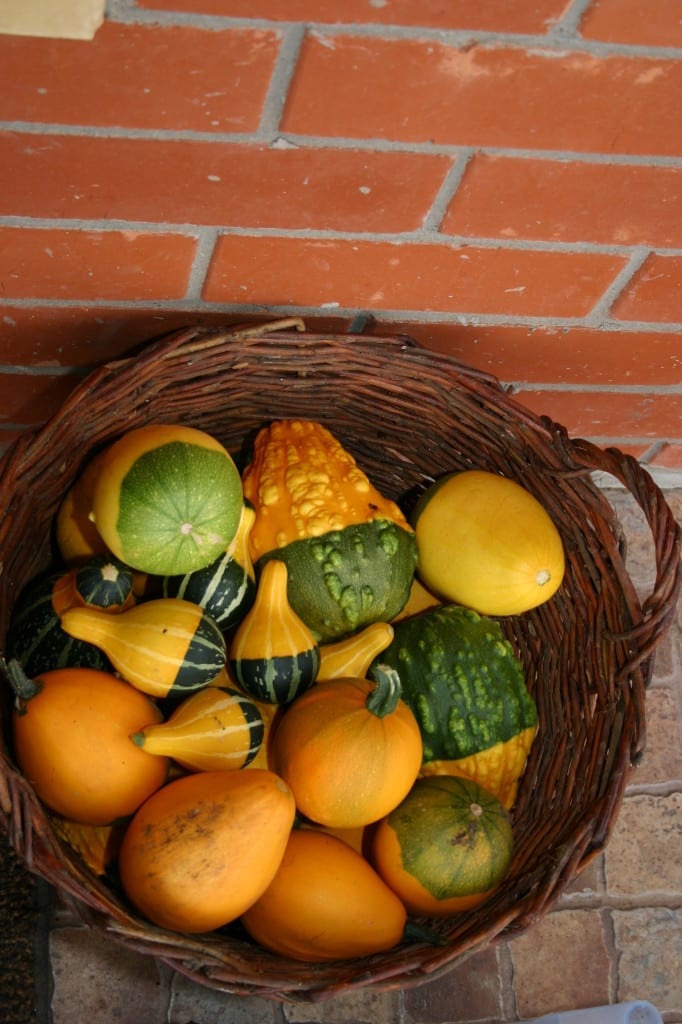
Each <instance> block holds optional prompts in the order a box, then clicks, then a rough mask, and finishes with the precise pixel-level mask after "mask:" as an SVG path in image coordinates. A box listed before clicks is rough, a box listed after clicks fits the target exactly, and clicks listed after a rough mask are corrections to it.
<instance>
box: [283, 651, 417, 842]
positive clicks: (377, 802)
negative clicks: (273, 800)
mask: <svg viewBox="0 0 682 1024" xmlns="http://www.w3.org/2000/svg"><path fill="white" fill-rule="evenodd" d="M271 756H272V764H273V768H274V770H275V771H276V772H278V773H279V774H280V775H281V776H282V778H284V779H286V781H287V782H288V783H289V785H290V786H291V788H292V790H293V792H294V796H295V798H296V805H297V807H298V809H299V810H300V811H301V813H302V814H304V815H306V817H308V818H310V819H311V820H312V821H315V822H318V823H319V824H321V825H328V826H331V827H334V828H356V827H359V826H362V825H366V824H369V823H370V822H372V821H376V820H378V819H379V818H381V817H383V815H384V814H387V813H388V812H389V811H390V810H392V809H393V808H394V807H395V806H396V804H398V803H399V802H400V801H401V800H402V799H403V797H404V796H405V795H406V793H407V792H408V791H409V789H410V787H411V786H412V784H413V782H414V781H415V779H416V778H417V775H418V773H419V769H420V768H421V761H422V740H421V733H420V731H419V726H418V724H417V721H416V719H415V717H414V715H413V714H412V712H411V711H410V709H409V708H408V706H407V705H406V704H405V703H404V702H403V701H402V700H401V699H400V683H399V680H398V676H397V673H396V672H395V671H394V670H393V669H387V670H386V671H385V672H384V671H382V670H381V669H379V670H377V672H376V682H370V681H369V680H368V679H355V678H345V679H330V680H326V681H324V682H321V683H317V684H316V685H315V686H314V687H313V688H312V689H311V690H308V691H307V692H306V693H304V694H303V695H302V696H301V697H299V698H298V699H297V700H295V701H294V702H293V704H292V705H291V706H290V707H289V709H288V710H286V711H285V712H284V714H283V715H282V718H281V720H280V722H279V723H278V726H277V729H276V731H275V733H274V736H273V737H272V741H271Z"/></svg>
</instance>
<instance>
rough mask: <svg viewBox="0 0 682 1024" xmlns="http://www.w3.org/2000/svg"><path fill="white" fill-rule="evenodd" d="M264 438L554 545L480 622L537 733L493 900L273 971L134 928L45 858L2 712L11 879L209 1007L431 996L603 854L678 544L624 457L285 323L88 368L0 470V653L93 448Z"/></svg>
mask: <svg viewBox="0 0 682 1024" xmlns="http://www.w3.org/2000/svg"><path fill="white" fill-rule="evenodd" d="M279 418H305V419H318V420H320V421H321V422H323V423H325V424H326V425H327V426H328V427H329V428H330V429H331V430H332V431H333V432H334V433H335V435H336V436H337V437H338V439H339V440H340V441H341V443H342V444H344V445H345V446H346V447H347V448H348V450H349V451H351V452H352V454H353V455H354V456H355V457H356V459H357V460H358V463H359V464H360V466H361V467H362V468H363V469H364V470H365V472H366V473H367V474H368V475H369V477H370V479H371V480H372V482H373V483H374V484H375V485H376V486H377V487H379V488H380V489H381V490H383V491H384V493H386V494H387V495H388V496H389V497H392V498H395V499H399V500H401V501H407V502H409V500H410V498H414V497H415V496H417V495H418V494H419V493H420V492H421V491H423V490H424V488H425V487H426V486H427V485H428V484H429V483H430V482H431V481H432V480H433V479H434V478H435V477H437V476H439V475H441V474H442V473H445V472H448V471H452V470H456V469H465V468H472V467H478V468H484V469H489V470H492V471H498V472H500V473H503V474H504V475H506V476H509V477H511V478H512V479H515V480H517V481H518V482H519V483H521V484H522V485H523V486H524V487H526V488H527V489H528V490H529V491H530V492H531V493H533V494H534V495H535V496H536V497H537V498H538V499H539V500H540V501H541V502H542V503H543V504H544V505H545V507H546V508H547V510H548V512H549V513H550V515H551V516H552V518H553V519H554V521H555V523H556V525H557V527H558V529H559V531H560V533H561V536H562V539H563V542H564V546H565V549H566V556H567V566H566V576H565V580H564V583H563V585H562V587H561V588H560V590H559V592H558V593H557V594H556V595H555V597H554V598H553V599H552V600H551V601H549V602H547V603H546V604H545V605H542V606H541V607H540V608H538V609H535V610H534V611H532V612H529V613H527V614H526V615H524V616H517V617H516V618H515V619H505V620H501V621H502V625H503V628H504V629H505V631H506V633H507V635H508V637H509V638H510V640H511V642H512V644H513V645H514V647H515V649H516V651H517V653H518V654H519V656H520V657H521V659H522V661H523V664H524V667H525V670H526V676H527V681H528V685H529V688H530V690H531V692H532V694H533V695H534V697H535V700H536V702H537V705H538V712H539V718H540V729H539V733H538V738H537V740H536V742H535V744H534V746H533V748H532V750H531V755H530V759H529V762H528V765H527V768H526V771H525V773H524V776H523V780H522V784H521V788H520V792H519V796H518V799H517V802H516V805H515V808H514V813H513V820H514V833H515V855H514V860H513V864H512V868H511V871H510V874H509V876H508V878H507V879H506V881H505V883H504V884H503V886H502V887H501V888H500V889H499V890H498V891H497V892H496V894H495V895H494V896H493V897H492V898H491V899H490V900H489V901H488V902H486V903H485V904H483V906H481V907H479V908H478V909H477V910H475V911H473V912H470V913H468V914H463V915H460V916H458V917H452V918H449V919H445V920H441V921H431V922H429V924H430V926H431V927H432V928H433V930H434V931H435V932H436V933H437V934H438V935H439V936H440V938H441V942H442V944H436V943H433V944H432V943H427V942H423V941H412V942H408V941H406V942H404V943H403V944H401V945H400V946H398V947H396V948H395V949H394V950H391V951H390V952H387V953H384V954H378V955H375V956H371V957H366V958H362V959H358V960H352V961H337V962H330V963H323V964H314V965H310V964H305V963H300V962H296V961H293V960H288V959H284V958H282V957H279V956H275V955H274V954H270V953H268V952H267V951H265V950H264V949H261V948H260V947H257V946H256V945H254V944H253V943H251V942H250V941H249V940H248V939H247V938H246V937H245V936H244V934H243V933H242V932H241V931H240V930H239V928H238V927H230V928H227V929H224V930H222V931H221V932H214V933H211V934H209V935H206V936H193V937H189V936H186V935H181V934H175V933H172V932H167V931H164V930H162V929H159V928H156V927H153V926H151V925H149V924H148V923H147V922H146V921H144V920H142V919H140V918H139V917H138V916H136V914H135V913H133V912H132V911H131V910H130V908H129V907H128V906H127V905H126V903H125V901H124V900H123V899H122V898H121V897H120V896H119V895H118V894H117V893H116V892H115V891H114V889H113V888H111V887H109V885H108V884H107V883H105V882H103V881H101V880H99V879H96V878H95V877H94V875H92V874H90V872H89V871H88V870H87V869H86V868H85V867H84V866H83V865H82V864H81V863H80V861H78V859H77V858H76V857H75V856H74V855H72V854H71V853H70V852H69V851H68V850H67V849H66V848H65V847H63V846H62V845H61V844H60V842H59V840H58V839H57V838H56V836H55V834H54V832H53V831H52V829H51V827H50V824H49V822H48V820H47V818H46V815H45V812H44V810H43V808H42V807H41V805H40V804H39V802H38V800H37V798H36V796H35V794H34V792H33V790H32V789H31V786H30V785H29V783H28V782H27V781H26V780H25V779H24V778H23V777H22V776H21V775H20V773H19V772H18V770H17V769H16V767H15V765H14V763H13V761H12V759H11V753H10V749H9V741H8V739H7V737H8V734H9V727H8V726H9V700H8V695H7V694H5V703H4V705H0V711H1V712H2V714H3V722H4V740H3V741H2V746H1V747H0V820H2V824H3V826H4V827H5V828H6V830H7V832H8V835H9V838H10V841H11V843H12V845H13V847H14V849H15V850H16V852H17V853H18V855H19V856H20V857H22V858H23V860H24V861H25V863H26V865H27V866H28V868H29V869H30V870H31V871H33V872H35V873H36V874H38V875H40V876H42V877H43V878H45V879H46V880H47V881H48V882H50V883H51V884H52V885H54V886H55V887H56V888H57V890H59V892H60V893H61V894H62V896H63V897H64V898H65V899H67V900H68V901H69V902H71V903H72V904H73V906H74V908H75V909H76V910H78V912H79V913H80V915H81V917H82V918H83V920H84V921H85V922H86V923H87V924H88V925H89V926H90V927H92V928H95V929H98V930H100V931H102V932H104V933H106V934H108V935H110V936H111V937H112V938H113V939H115V940H117V941H118V942H120V943H123V944H124V945H125V946H127V947H128V948H131V949H134V950H137V951H139V952H142V953H144V954H147V955H150V956H153V957H156V958H158V959H159V960H161V961H163V962H165V963H167V964H169V965H170V966H171V967H172V968H174V969H175V970H177V971H179V972H180V973H182V974H184V975H186V976H188V977H189V978H191V979H192V980H194V981H195V982H198V983H200V984H203V985H206V986H208V987H210V988H212V989H215V990H220V991H224V992H229V993H233V994H243V995H257V996H261V997H263V998H269V999H273V1000H282V1001H309V1002H312V1001H316V1000H320V999H324V998H327V997H329V996H332V995H335V994H340V993H344V992H348V991H349V990H353V989H358V988H362V987H367V986H369V987H371V988H374V989H375V990H388V989H394V988H399V987H400V988H406V987H410V986H413V985H418V984H420V983H421V982H424V981H428V980H432V979H434V978H436V977H439V976H440V975H442V974H443V973H445V972H447V971H449V970H450V969H451V968H452V967H454V966H455V965H456V964H458V963H461V962H462V961H463V960H464V959H465V958H466V957H467V956H469V955H471V954H472V953H474V952H477V951H479V950H481V949H482V948H484V947H486V946H488V945H490V944H493V943H495V942H496V941H498V940H500V939H502V938H504V939H509V938H512V937H514V936H515V935H517V934H519V933H520V932H522V931H523V930H525V929H526V928H528V927H529V926H531V925H532V924H533V923H534V922H536V921H538V920H539V919H540V918H541V917H542V916H543V915H544V914H545V913H546V912H547V910H548V909H549V908H550V907H551V906H552V905H553V903H554V902H555V901H556V899H557V898H558V896H559V895H560V894H561V893H562V892H563V891H564V890H565V889H566V887H567V886H568V885H569V884H570V883H571V882H572V881H573V879H574V878H575V877H576V875H577V874H578V873H579V872H580V871H581V870H582V869H583V868H584V867H585V866H586V865H587V864H588V863H590V862H591V860H592V859H593V858H594V857H595V856H596V855H597V854H598V853H599V852H600V851H601V850H602V849H603V847H604V845H605V843H606V842H607V840H608V837H609V835H610V833H611V830H612V826H613V823H614V820H615V817H616V815H617V813H618V810H619V807H620V804H621V801H622V797H623V793H624V789H625V785H626V781H627V778H628V773H629V769H630V766H631V765H632V764H633V763H635V762H636V761H637V760H638V759H639V757H640V755H641V753H642V750H643V748H644V745H645V713H644V712H645V709H644V703H645V690H646V687H647V685H648V683H649V681H650V678H651V672H652V656H653V654H654V652H655V649H656V647H657V646H658V644H659V643H660V641H661V639H662V637H663V636H664V634H665V632H666V629H667V628H668V625H669V623H670V620H671V618H672V616H673V614H674V612H675V604H676V600H677V596H678V593H679V588H680V530H679V527H678V526H677V524H676V523H675V520H674V517H673V515H672V512H671V510H670V509H669V507H668V505H667V504H666V501H665V498H664V497H663V495H662V493H661V491H660V490H659V489H658V487H657V486H656V485H655V484H654V482H653V481H652V479H651V477H650V476H649V475H648V474H647V473H646V471H645V470H644V469H643V468H642V467H641V466H640V465H639V464H638V463H637V462H636V461H635V459H633V458H632V457H630V456H628V455H625V454H623V453H621V452H620V451H618V450H616V449H607V450H602V449H599V448H597V447H595V446H594V445H593V444H591V443H589V442H587V441H585V440H581V439H571V438H569V436H568V434H567V432H566V430H565V428H564V427H562V426H561V425H559V424H556V423H554V422H553V421H551V420H550V419H548V418H546V417H538V416H536V415H534V414H532V413H531V412H529V411H528V410H526V409H524V408H523V407H522V406H520V405H519V404H518V403H516V402H515V401H514V399H513V398H512V397H511V396H510V395H509V394H508V393H507V392H506V391H505V390H504V388H503V387H502V386H501V385H500V383H499V382H498V381H497V380H496V378H494V377H491V376H490V375H488V374H485V373H481V372H479V371H477V370H475V369H472V368H471V367H468V366H466V365H463V364H461V363H459V362H457V361H456V360H454V359H452V358H449V357H447V356H444V355H440V354H436V353H433V352H431V351H427V350H424V349H422V348H419V347H418V346H417V345H416V344H415V343H414V342H413V341H411V339H409V338H406V337H402V336H393V337H370V336H366V335H355V334H349V335H326V334H314V333H310V332H307V331H306V330H305V327H304V324H303V323H302V322H301V321H297V320H288V321H284V322H275V323H273V324H267V325H261V326H259V327H256V328H248V329H243V330H238V329H234V328H226V329H225V330H216V329H206V328H200V327H189V328H187V329H185V330H180V331H175V332H174V333H173V334H170V335H166V336H164V337H163V338H161V339H158V340H156V341H155V342H154V343H152V344H150V345H149V346H147V347H146V348H145V349H143V351H142V352H141V353H140V354H139V355H137V356H135V357H132V358H129V359H125V360H119V361H117V362H114V363H110V364H107V365H105V366H103V367H101V368H100V369H98V370H95V371H94V372H93V373H92V374H90V375H89V376H88V377H87V378H86V379H85V380H84V381H83V382H82V383H81V384H80V385H79V386H78V387H77V388H76V390H75V391H74V392H73V393H72V395H71V396H70V397H69V398H68V400H67V401H66V402H65V404H64V405H63V407H62V408H61V409H60V410H59V412H58V413H57V414H56V415H54V416H53V417H52V418H51V419H50V421H49V422H48V423H47V424H46V425H45V426H43V427H42V428H40V429H38V430H36V431H35V432H33V433H27V434H25V435H22V436H21V437H20V438H19V440H18V441H17V442H16V443H15V444H14V446H13V447H12V448H11V449H10V451H9V453H8V454H7V456H6V458H5V459H4V461H3V463H2V466H1V467H0V560H1V561H2V569H3V571H2V575H1V576H0V646H1V644H2V643H4V636H5V633H6V628H7V623H8V617H9V614H10V611H11V607H12V603H13V601H14V599H15V597H16V595H17V593H18V591H19V589H20V588H21V587H22V586H23V585H24V584H25V583H26V582H27V581H28V580H29V579H30V578H31V577H32V576H34V575H35V574H36V573H37V572H38V571H40V570H41V569H43V568H45V567H46V566H47V565H48V563H49V559H50V556H51V548H50V529H51V524H52V520H53V516H54V513H55V511H56V508H57V506H58V504H59V501H60V500H61V498H62V496H63V495H64V494H65V492H66V490H67V489H68V487H69V486H70V484H71V483H72V482H73V480H74V479H75V477H76V476H77V474H78V472H79V470H80V469H81V467H82V466H83V464H84V462H85V461H86V460H87V458H88V457H89V456H90V455H91V454H93V453H94V452H95V451H96V450H97V449H98V448H99V447H101V446H102V445H104V444H106V443H107V442H109V441H111V440H113V439H114V438H115V437H116V436H118V435H120V434H121V433H123V432H124V431H126V430H128V429H131V428H133V427H136V426H141V425H143V424H144V423H148V422H163V421H166V422H169V421H172V422H187V423H190V424H192V425H194V426H196V427H199V428H201V429H204V430H207V431H209V432H211V433H213V434H215V436H217V437H218V438H219V439H220V440H221V441H223V443H224V444H226V445H227V447H228V448H230V450H232V451H236V450H237V449H238V448H239V446H240V445H241V444H242V441H243V439H244V438H245V437H247V435H249V434H250V433H252V432H253V431H254V429H255V428H257V427H258V426H260V425H262V424H263V423H264V422H266V421H268V420H271V419H279ZM595 472H600V473H606V474H609V475H610V476H612V477H614V478H615V479H616V481H619V482H620V483H621V484H622V485H624V486H625V488H626V489H627V490H628V491H629V492H630V494H631V495H632V496H633V497H634V499H635V501H636V503H637V504H638V505H639V506H640V508H641V509H642V510H643V512H644V514H645V516H646V520H647V522H648V525H649V528H650V530H651V534H652V537H653V542H654V544H653V547H654V550H655V555H654V557H655V563H656V565H655V570H656V572H655V582H654V583H653V585H652V588H651V593H650V594H649V596H648V597H647V598H646V599H645V600H643V601H640V599H638V596H637V593H636V591H635V586H634V584H633V582H632V580H631V578H630V576H629V575H628V571H627V568H626V565H625V555H626V552H625V546H626V544H625V537H624V534H623V531H622V528H621V525H620V523H619V522H618V520H617V517H616V515H615V513H614V511H613V509H612V507H611V505H610V504H609V502H608V500H607V499H606V497H605V495H604V492H603V491H602V490H600V489H599V488H598V487H597V485H596V484H595V482H594V479H593V476H592V474H593V473H595Z"/></svg>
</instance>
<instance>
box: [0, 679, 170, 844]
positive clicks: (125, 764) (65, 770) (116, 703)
mask: <svg viewBox="0 0 682 1024" xmlns="http://www.w3.org/2000/svg"><path fill="white" fill-rule="evenodd" d="M7 671H8V673H9V676H10V682H11V683H12V686H13V688H14V690H15V693H16V695H17V701H16V704H15V708H14V715H13V719H12V724H13V740H14V751H15V755H16V759H17V763H18V765H19V767H20V768H21V770H22V772H23V774H24V775H25V776H26V778H27V779H28V780H29V781H30V782H31V784H32V785H33V788H34V789H35V791H36V793H37V795H38V796H39V797H40V799H41V800H42V801H43V803H45V805H46V806H47V807H49V808H50V809H51V810H53V811H56V812H57V814H61V815H63V816H64V817H65V818H69V819H71V820H72V821H77V822H81V823H83V824H88V825H107V824H109V823H110V822H112V821H115V820H116V819H117V818H122V817H126V816H128V815H130V814H133V813H134V812H135V811H136V810H137V808H138V807H139V806H140V804H141V803H142V802H143V800H146V799H147V797H148V796H150V795H151V794H152V793H153V792H155V790H157V789H158V788H159V787H160V786H162V785H163V784H164V782H165V781H166V777H167V773H168V759H167V758H165V757H155V756H154V755H152V754H147V753H146V752H145V751H143V750H140V749H139V748H138V747H136V746H135V744H134V743H133V742H132V741H131V739H130V734H131V733H134V732H137V730H138V729H143V728H144V727H145V726H146V725H150V724H151V723H152V722H159V721H160V720H161V713H160V711H159V709H158V708H157V707H156V705H155V704H153V703H152V701H150V700H149V698H148V697H147V696H145V695H144V694H143V693H140V691H139V690H136V689H135V687H134V686H131V685H130V684H129V683H126V682H124V680H122V679H118V678H117V677H116V676H113V675H110V674H109V673H108V672H101V671H99V670H97V669H88V668H64V669H55V670H54V671H51V672H44V673H42V674H41V675H39V676H38V677H36V679H35V680H31V679H28V677H27V676H26V675H25V674H24V673H23V670H22V669H21V668H20V666H19V664H18V662H10V663H9V665H8V667H7Z"/></svg>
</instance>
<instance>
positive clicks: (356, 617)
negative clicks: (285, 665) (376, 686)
mask: <svg viewBox="0 0 682 1024" xmlns="http://www.w3.org/2000/svg"><path fill="white" fill-rule="evenodd" d="M242 483H243V487H244V495H245V498H246V499H247V500H248V501H250V502H251V504H252V505H253V507H254V509H255V512H256V520H255V523H254V526H253V529H252V531H251V538H250V544H251V557H252V560H253V563H254V565H255V566H256V572H258V571H259V570H260V568H261V567H262V566H263V563H264V562H265V561H267V560H268V559H271V558H276V559H278V560H280V561H283V562H285V563H286V565H287V568H288V570H289V583H288V591H289V602H290V604H291V607H292V608H293V609H294V611H295V612H296V613H297V614H298V615H299V616H300V618H301V619H302V620H303V621H304V622H305V623H306V625H307V626H308V627H309V628H310V629H311V630H312V632H313V633H314V634H315V636H316V637H317V639H318V640H319V641H320V642H321V643H327V642H331V641H334V640H338V639H341V638H342V637H344V636H348V635H349V634H351V633H355V632H357V631H358V630H360V629H362V628H363V627H364V626H366V625H369V623H371V622H387V621H389V620H390V619H392V618H393V617H394V616H395V615H396V614H397V613H398V612H399V611H400V609H401V608H402V607H403V605H404V604H405V602H406V600H407V597H408V594H409V590H410V585H411V583H412V579H413V576H414V571H415V568H416V562H417V549H416V541H415V537H414V532H413V530H412V528H411V527H410V525H409V523H408V522H407V520H406V519H405V517H404V516H403V514H402V512H401V511H400V509H399V508H398V506H397V505H396V504H395V502H393V501H390V500H388V499H387V498H385V497H384V496H383V495H382V494H381V493H380V492H379V491H378V490H377V489H376V488H375V487H374V486H373V485H372V484H371V483H370V481H369V479H368V478H367V476H366V475H365V473H363V472H362V470H361V469H360V468H359V466H358V465H357V463H356V461H355V459H354V458H353V457H352V456H351V455H350V453H349V452H347V451H346V450H345V449H344V448H343V446H342V445H341V444H340V442H339V441H338V440H337V439H336V438H335V437H334V436H333V435H332V434H331V433H330V431H329V430H327V429H326V428H325V427H323V426H322V425H321V424H320V423H316V422H313V421H309V420H281V421H279V422H276V423H273V424H272V425H270V426H269V427H266V428H264V429H263V430H261V431H260V432H259V434H258V435H257V437H256V440H255V443H254V448H253V456H252V459H251V462H250V464H249V465H248V466H247V467H246V469H245V471H244V473H243V475H242Z"/></svg>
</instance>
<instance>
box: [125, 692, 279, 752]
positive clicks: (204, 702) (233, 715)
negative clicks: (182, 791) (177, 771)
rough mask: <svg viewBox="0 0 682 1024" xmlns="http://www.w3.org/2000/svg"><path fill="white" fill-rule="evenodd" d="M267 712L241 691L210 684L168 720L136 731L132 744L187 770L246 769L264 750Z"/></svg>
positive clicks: (187, 700) (195, 694) (194, 694)
mask: <svg viewBox="0 0 682 1024" xmlns="http://www.w3.org/2000/svg"><path fill="white" fill-rule="evenodd" d="M264 735H265V725H264V722H263V717H262V715H261V713H260V711H259V710H258V707H257V706H256V704H255V703H254V701H252V700H250V698H249V697H247V696H245V694H243V693H240V692H239V691H238V690H234V689H231V688H229V687H222V686H207V687H205V688H204V689H202V690H197V691H196V692H195V693H191V694H190V695H189V697H185V698H184V700H183V701H181V703H180V704H178V706H177V707H176V708H175V709H174V710H173V712H172V713H171V715H170V717H169V718H167V719H166V721H165V722H159V723H152V724H151V725H149V726H146V727H145V728H144V729H141V730H140V731H139V732H136V733H135V734H134V735H133V736H132V737H131V739H132V741H133V743H135V744H136V745H137V746H138V747H141V748H142V750H146V751H147V753H148V754H157V755H159V754H161V755H164V756H166V757H171V758H172V759H173V760H174V761H176V762H177V763H178V764H180V765H182V767H183V768H186V769H187V770H188V771H218V770H220V769H223V768H246V766H247V765H249V764H251V762H252V761H253V760H254V758H255V757H256V755H257V754H258V752H259V751H260V749H261V745H262V743H263V738H264Z"/></svg>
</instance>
